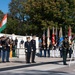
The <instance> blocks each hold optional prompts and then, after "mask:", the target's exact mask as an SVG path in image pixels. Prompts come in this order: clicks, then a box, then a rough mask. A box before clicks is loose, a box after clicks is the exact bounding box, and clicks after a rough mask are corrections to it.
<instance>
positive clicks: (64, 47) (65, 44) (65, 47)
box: [63, 41, 69, 51]
mask: <svg viewBox="0 0 75 75" xmlns="http://www.w3.org/2000/svg"><path fill="white" fill-rule="evenodd" d="M63 50H64V51H65V50H67V51H68V50H69V42H68V41H67V42H65V41H63Z"/></svg>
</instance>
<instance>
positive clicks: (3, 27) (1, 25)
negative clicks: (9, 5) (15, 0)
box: [0, 14, 7, 32]
mask: <svg viewBox="0 0 75 75" xmlns="http://www.w3.org/2000/svg"><path fill="white" fill-rule="evenodd" d="M6 23H7V14H5V15H4V17H3V19H2V21H1V22H0V32H1V31H3V30H4V29H5V28H6Z"/></svg>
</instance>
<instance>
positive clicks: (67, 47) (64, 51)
mask: <svg viewBox="0 0 75 75" xmlns="http://www.w3.org/2000/svg"><path fill="white" fill-rule="evenodd" d="M62 47H63V64H64V65H67V63H66V59H67V54H68V51H69V42H68V37H67V36H66V37H65V39H64V41H63V46H62Z"/></svg>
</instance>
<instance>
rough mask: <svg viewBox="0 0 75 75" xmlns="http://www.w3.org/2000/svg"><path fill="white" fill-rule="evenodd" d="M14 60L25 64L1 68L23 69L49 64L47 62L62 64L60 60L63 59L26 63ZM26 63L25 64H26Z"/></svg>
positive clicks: (5, 69)
mask: <svg viewBox="0 0 75 75" xmlns="http://www.w3.org/2000/svg"><path fill="white" fill-rule="evenodd" d="M14 62H16V63H17V62H19V63H23V65H18V66H9V67H5V68H0V71H7V70H13V69H21V68H27V67H34V66H40V65H47V64H57V65H60V64H59V62H62V61H54V62H41V63H34V64H32V63H29V64H26V63H25V62H22V61H21V62H20V61H14ZM24 63H25V65H24Z"/></svg>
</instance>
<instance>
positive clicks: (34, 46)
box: [31, 35, 36, 63]
mask: <svg viewBox="0 0 75 75" xmlns="http://www.w3.org/2000/svg"><path fill="white" fill-rule="evenodd" d="M35 37H36V36H35V35H34V36H32V40H31V46H32V63H35V61H34V60H35V54H36V40H35Z"/></svg>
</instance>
